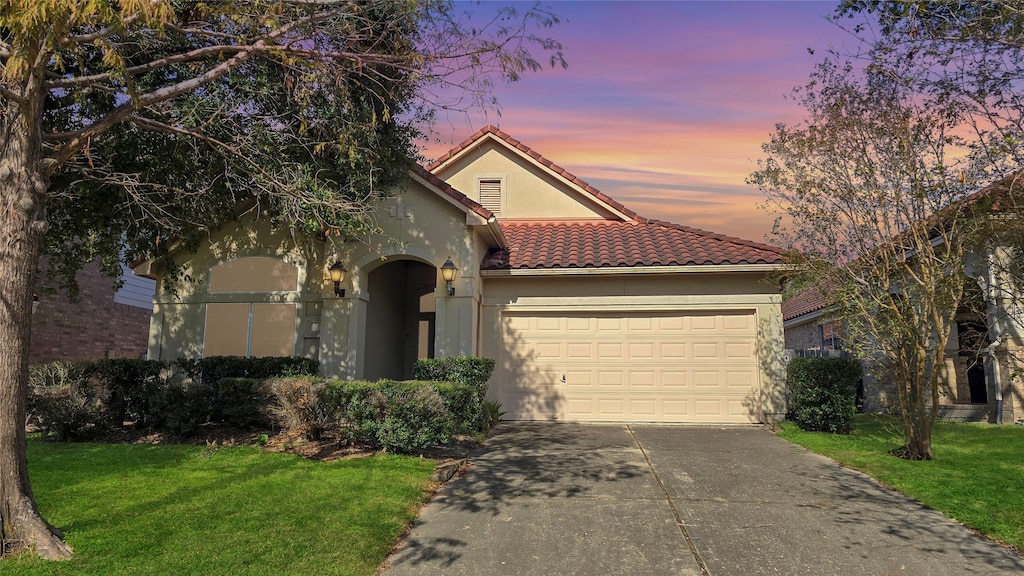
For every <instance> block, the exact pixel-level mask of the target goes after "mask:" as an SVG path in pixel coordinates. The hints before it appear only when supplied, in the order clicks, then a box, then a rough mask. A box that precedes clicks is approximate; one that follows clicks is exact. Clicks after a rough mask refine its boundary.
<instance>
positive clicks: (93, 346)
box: [29, 264, 151, 364]
mask: <svg viewBox="0 0 1024 576" xmlns="http://www.w3.org/2000/svg"><path fill="white" fill-rule="evenodd" d="M78 286H79V289H80V296H79V299H78V301H77V302H74V303H72V302H69V301H68V299H67V297H65V296H64V295H63V294H59V293H58V294H53V295H49V294H41V295H40V296H39V305H38V307H37V308H36V311H35V314H33V316H32V345H31V348H30V349H29V362H30V363H32V364H39V363H43V362H50V361H52V360H96V359H99V358H138V357H140V356H141V355H142V354H143V353H144V352H145V351H146V344H147V342H148V340H149V318H150V315H151V312H150V311H149V310H147V309H145V308H138V307H135V306H128V305H126V304H117V303H115V302H114V285H113V280H111V279H110V278H107V277H105V276H103V275H102V274H100V270H99V266H97V265H96V264H90V265H88V266H86V267H85V268H84V269H83V270H82V271H81V272H79V273H78Z"/></svg>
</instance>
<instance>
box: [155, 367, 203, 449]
mask: <svg viewBox="0 0 1024 576" xmlns="http://www.w3.org/2000/svg"><path fill="white" fill-rule="evenodd" d="M168 380H169V381H168V382H166V384H165V385H164V386H162V387H161V388H160V389H159V390H158V391H157V392H156V393H155V394H154V395H153V398H152V405H153V413H152V415H151V416H150V423H151V425H152V427H153V428H156V429H157V430H163V431H166V432H170V433H171V434H174V435H176V436H190V435H192V434H195V432H196V431H197V430H199V427H200V426H201V425H203V424H204V423H206V421H207V420H209V418H210V400H209V391H208V390H207V389H206V387H204V386H202V385H200V384H196V383H195V382H192V381H190V380H188V379H180V378H174V377H171V378H169V379H168ZM175 380H177V381H175Z"/></svg>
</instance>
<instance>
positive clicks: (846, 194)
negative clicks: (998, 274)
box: [749, 59, 987, 459]
mask: <svg viewBox="0 0 1024 576" xmlns="http://www.w3.org/2000/svg"><path fill="white" fill-rule="evenodd" d="M796 94H797V97H798V99H799V101H800V103H801V104H802V105H803V107H804V109H805V110H806V114H807V116H806V120H805V121H804V122H803V123H802V124H800V125H798V126H795V127H790V126H785V125H781V124H780V125H778V126H777V127H776V130H775V133H774V135H773V136H772V138H771V140H770V141H769V142H767V143H765V144H764V145H763V150H764V153H765V159H763V160H761V161H760V162H759V169H758V170H757V171H756V172H754V173H753V174H752V175H751V176H750V178H749V182H750V183H752V184H754V185H757V186H758V187H759V188H760V189H761V190H762V192H763V193H764V194H765V196H766V198H767V207H768V209H770V210H773V211H776V212H777V213H779V214H780V215H781V218H780V219H779V220H778V221H777V224H776V228H775V231H774V233H773V235H774V240H775V241H776V242H778V243H780V244H781V245H782V246H784V247H786V248H788V249H789V250H790V251H791V254H792V257H791V260H792V262H793V264H794V272H797V273H799V274H802V275H803V276H804V280H805V281H809V282H811V283H817V284H818V285H819V286H831V287H833V288H832V289H831V290H830V293H829V294H828V295H827V296H829V299H830V300H831V304H833V305H834V306H835V307H836V310H837V313H838V314H839V316H840V317H841V319H843V320H844V321H845V322H846V323H847V326H848V331H849V335H850V336H851V340H852V341H853V344H854V346H856V347H858V350H859V352H860V353H861V354H862V355H863V356H864V357H865V358H867V359H868V360H869V366H870V367H871V369H872V370H873V371H874V372H875V374H876V375H877V377H878V378H880V379H882V380H884V381H887V382H890V383H892V384H893V385H894V386H895V390H896V393H897V399H898V403H899V408H900V414H901V417H902V424H903V433H904V436H905V447H904V449H903V452H902V455H903V456H905V457H907V458H911V459H931V458H932V456H933V454H932V447H931V432H932V426H933V424H934V422H935V419H936V415H937V409H938V404H939V397H938V390H939V384H940V382H941V380H942V378H944V377H945V375H944V372H945V349H946V344H947V340H948V338H949V335H950V329H951V328H952V327H953V325H954V320H955V316H956V314H957V310H958V309H959V308H960V305H961V302H962V301H963V298H964V293H965V288H966V287H967V286H968V285H969V284H970V283H971V282H973V280H972V279H971V278H969V277H968V274H967V265H968V257H969V256H970V255H972V254H974V253H976V251H977V250H978V249H979V247H980V246H981V245H982V243H983V240H984V237H983V235H982V234H980V232H979V230H980V229H981V228H982V227H983V226H984V222H985V218H978V217H976V216H977V214H978V213H979V211H984V210H985V209H986V206H984V204H986V203H987V201H984V202H983V201H967V202H965V201H964V200H965V199H966V198H967V197H968V195H969V193H970V192H971V191H972V190H975V189H976V186H977V185H978V182H979V179H980V178H984V177H985V174H984V171H983V170H979V169H977V168H975V166H976V164H974V163H973V162H971V158H970V157H964V156H959V158H958V157H956V156H955V154H956V153H957V152H959V151H960V149H959V148H958V146H959V145H962V144H963V142H962V140H961V139H960V138H959V137H958V136H957V133H956V131H957V128H958V127H959V126H960V125H961V121H962V115H961V114H962V111H961V109H960V108H959V107H957V106H945V105H943V104H942V103H941V102H936V101H932V100H927V99H923V98H921V97H920V95H919V94H916V93H914V92H913V91H911V90H908V89H907V86H906V85H905V84H904V83H902V82H900V81H899V80H898V75H893V74H891V73H889V71H888V70H885V69H882V68H871V67H868V68H867V69H865V70H860V69H857V68H855V67H854V66H853V65H851V64H848V63H837V62H836V61H835V60H831V59H828V60H825V61H824V62H823V63H821V64H820V65H819V66H818V67H817V68H816V70H815V72H814V74H812V76H811V81H810V82H809V83H808V84H807V85H806V86H805V87H803V88H802V89H799V90H798V91H797V93H796Z"/></svg>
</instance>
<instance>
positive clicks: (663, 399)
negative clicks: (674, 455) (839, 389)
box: [500, 311, 759, 423]
mask: <svg viewBox="0 0 1024 576" xmlns="http://www.w3.org/2000/svg"><path fill="white" fill-rule="evenodd" d="M502 324H503V358H502V360H501V363H500V365H501V370H502V378H501V380H502V382H501V403H502V409H503V410H506V411H507V414H506V416H505V417H506V418H510V419H516V420H551V419H556V420H569V421H594V422H599V421H637V422H646V421H650V422H707V423H748V422H756V421H757V420H758V410H757V408H756V406H757V401H756V398H757V391H758V390H759V385H758V380H759V377H758V373H759V371H758V364H757V353H756V339H757V327H756V325H757V323H756V321H755V316H754V314H753V312H752V311H740V312H708V313H701V312H687V313H685V314H684V313H649V312H641V313H633V312H630V313H610V314H593V313H591V314H565V313H552V314H534V313H531V314H516V313H506V314H505V315H504V316H503V320H502Z"/></svg>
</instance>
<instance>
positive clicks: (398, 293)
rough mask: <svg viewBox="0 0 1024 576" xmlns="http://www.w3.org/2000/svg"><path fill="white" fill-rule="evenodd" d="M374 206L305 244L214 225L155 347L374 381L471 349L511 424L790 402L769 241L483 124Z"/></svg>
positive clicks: (258, 225)
mask: <svg viewBox="0 0 1024 576" xmlns="http://www.w3.org/2000/svg"><path fill="white" fill-rule="evenodd" d="M376 218H377V220H376V221H377V223H378V225H379V228H380V233H379V234H374V235H371V236H368V237H366V238H365V239H363V240H361V241H359V242H348V243H345V242H342V241H340V240H336V239H333V238H331V237H328V238H326V239H324V240H321V241H317V242H314V243H313V246H312V247H310V243H304V242H296V241H295V240H294V239H293V238H292V236H291V233H290V232H289V231H287V230H273V229H271V228H270V227H269V226H268V225H267V224H266V223H265V222H262V221H251V220H247V221H244V222H242V223H240V224H238V225H237V226H232V227H227V228H224V229H222V230H219V231H217V232H216V233H215V234H213V235H212V236H211V239H210V242H209V243H208V244H207V245H206V246H204V247H203V248H202V249H201V250H199V251H198V252H197V253H195V254H193V255H191V256H189V257H188V260H187V262H185V273H186V274H187V275H188V276H190V277H191V278H192V279H193V280H192V282H190V283H188V284H185V285H183V286H179V288H178V290H177V292H176V293H174V294H171V293H168V292H167V291H165V290H158V292H157V296H156V298H155V305H154V309H153V318H152V326H151V331H150V341H149V357H150V358H154V359H164V360H167V359H172V358H175V357H178V356H191V357H199V356H212V355H249V356H270V355H293V354H294V355H302V356H309V357H313V358H316V359H318V360H319V361H320V365H321V371H322V372H323V374H324V375H327V376H334V377H340V378H346V379H365V380H375V379H379V378H394V379H402V378H409V377H410V376H411V370H412V367H413V364H414V362H415V361H416V359H417V358H424V357H435V356H437V357H440V356H456V355H477V356H485V357H489V358H494V359H495V360H496V361H497V366H496V369H495V372H494V374H493V376H492V378H491V381H490V384H489V392H488V397H489V398H490V399H491V400H493V401H497V402H500V403H501V405H502V409H503V410H505V411H506V412H507V414H506V418H508V419H516V420H570V421H651V422H713V423H749V422H766V421H771V420H773V419H775V418H777V417H779V416H780V415H782V414H783V413H784V412H785V408H784V405H783V402H784V400H783V390H784V364H783V360H782V353H783V347H782V344H783V329H782V314H781V309H780V304H781V296H780V294H779V290H778V287H777V285H774V284H772V283H769V282H765V281H764V280H765V278H766V275H767V274H768V273H769V272H771V271H773V270H775V269H777V268H778V267H779V266H781V265H782V256H781V253H780V251H779V249H777V248H775V247H772V246H768V245H765V244H760V243H757V242H751V241H747V240H741V239H738V238H732V237H728V236H723V235H720V234H714V233H711V232H706V231H703V230H697V229H693V228H688V227H686V226H681V225H678V224H672V223H668V222H661V221H656V220H649V219H647V218H643V217H641V216H639V215H637V214H636V213H635V212H633V211H632V210H630V209H628V208H627V207H625V206H623V205H622V204H620V203H618V202H616V201H614V200H613V199H611V198H610V197H608V196H606V195H605V194H603V193H601V192H600V191H598V190H596V189H595V188H594V187H592V186H590V185H589V184H587V183H586V182H584V181H583V180H581V179H579V178H578V177H576V176H574V175H572V174H570V173H569V172H568V171H566V170H565V169H563V168H561V167H559V166H558V165H556V164H554V163H553V162H551V161H550V160H548V159H546V158H545V157H544V156H542V155H541V154H539V153H537V152H535V151H534V150H533V149H531V148H530V147H528V146H526V145H525V144H523V143H521V142H519V141H517V140H515V139H514V138H512V137H511V136H509V135H508V134H505V133H504V132H502V131H500V130H498V129H497V128H494V127H490V126H489V127H486V128H484V129H482V130H480V131H479V132H477V133H476V134H475V135H473V136H472V137H471V138H469V139H468V140H466V141H465V142H463V143H461V144H460V145H458V146H456V147H455V148H454V149H453V150H451V151H450V152H448V153H447V154H445V155H444V156H443V157H441V158H440V159H438V160H437V161H436V162H434V163H433V164H432V165H431V166H430V167H429V168H421V167H417V168H415V169H413V170H412V171H411V172H410V173H409V176H408V179H407V180H406V181H405V183H404V185H402V186H401V187H400V188H399V189H397V190H394V191H393V194H392V195H390V196H389V197H388V198H387V199H385V200H383V201H382V202H381V204H380V205H379V209H378V213H377V217H376ZM335 263H337V264H335ZM332 267H333V268H334V270H335V271H337V272H341V269H342V268H344V272H345V273H344V276H343V278H342V279H340V280H339V281H338V282H337V283H335V282H333V281H332V279H331V272H332V270H331V269H332ZM137 272H138V273H141V274H143V275H147V276H150V277H152V278H155V279H157V280H158V281H162V277H161V271H160V270H159V269H158V268H157V267H156V266H154V265H152V264H151V263H143V264H142V265H140V266H139V267H138V268H137ZM451 272H454V278H453V279H451V280H446V279H445V275H446V274H448V273H451Z"/></svg>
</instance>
